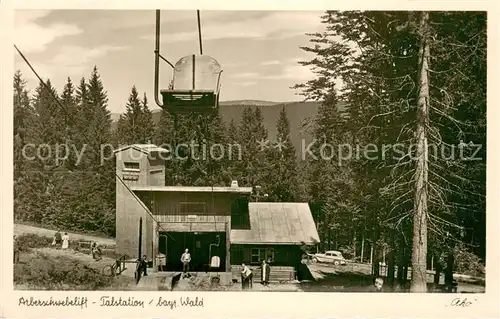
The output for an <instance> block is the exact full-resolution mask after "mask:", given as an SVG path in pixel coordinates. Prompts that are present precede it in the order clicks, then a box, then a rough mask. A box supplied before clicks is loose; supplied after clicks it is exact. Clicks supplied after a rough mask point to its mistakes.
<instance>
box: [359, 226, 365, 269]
mask: <svg viewBox="0 0 500 319" xmlns="http://www.w3.org/2000/svg"><path fill="white" fill-rule="evenodd" d="M364 254H365V232H364V231H363V233H361V258H360V261H361V262H363V257H364Z"/></svg>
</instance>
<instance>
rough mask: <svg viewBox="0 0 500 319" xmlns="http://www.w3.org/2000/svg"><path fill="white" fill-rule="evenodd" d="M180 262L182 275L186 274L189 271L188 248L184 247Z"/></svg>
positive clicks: (189, 255)
mask: <svg viewBox="0 0 500 319" xmlns="http://www.w3.org/2000/svg"><path fill="white" fill-rule="evenodd" d="M181 262H182V272H183V273H184V276H186V275H187V273H188V272H189V263H190V262H191V254H190V253H189V249H187V248H186V250H185V251H184V253H183V254H182V256H181Z"/></svg>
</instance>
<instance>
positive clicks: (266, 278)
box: [260, 260, 271, 286]
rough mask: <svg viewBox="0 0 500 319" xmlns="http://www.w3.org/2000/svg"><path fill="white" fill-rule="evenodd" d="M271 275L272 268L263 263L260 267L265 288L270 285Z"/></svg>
mask: <svg viewBox="0 0 500 319" xmlns="http://www.w3.org/2000/svg"><path fill="white" fill-rule="evenodd" d="M270 274H271V266H270V265H269V264H268V263H267V262H266V261H265V260H263V261H262V265H261V267H260V278H261V279H262V284H263V285H264V286H268V285H269V276H270Z"/></svg>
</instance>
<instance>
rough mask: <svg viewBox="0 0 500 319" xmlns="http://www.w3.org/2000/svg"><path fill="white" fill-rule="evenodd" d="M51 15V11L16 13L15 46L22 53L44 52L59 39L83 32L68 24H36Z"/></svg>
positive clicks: (23, 11) (21, 11) (20, 11)
mask: <svg viewBox="0 0 500 319" xmlns="http://www.w3.org/2000/svg"><path fill="white" fill-rule="evenodd" d="M49 13H50V11H36V10H19V11H16V13H15V23H14V38H15V39H16V40H15V44H16V45H17V46H18V47H19V49H20V50H22V52H30V53H32V52H43V51H45V50H46V49H47V46H48V45H49V44H51V43H52V42H54V41H55V40H56V39H57V38H61V37H65V36H70V35H76V34H80V33H82V32H83V30H82V29H80V28H78V27H77V26H75V25H72V24H67V23H52V24H50V25H48V26H42V25H40V24H37V23H36V21H37V20H38V19H40V18H43V17H46V16H47V15H48V14H49Z"/></svg>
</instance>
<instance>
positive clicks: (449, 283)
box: [444, 249, 455, 291]
mask: <svg viewBox="0 0 500 319" xmlns="http://www.w3.org/2000/svg"><path fill="white" fill-rule="evenodd" d="M454 263H455V260H454V256H453V249H451V251H450V252H449V253H448V256H447V257H446V270H445V272H444V284H445V285H446V288H447V289H448V291H451V290H452V287H453V264H454Z"/></svg>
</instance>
